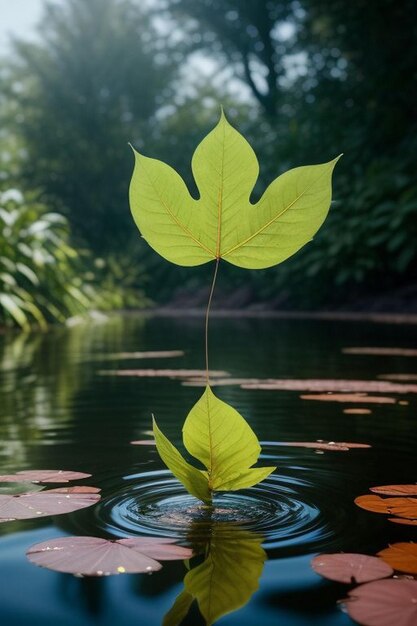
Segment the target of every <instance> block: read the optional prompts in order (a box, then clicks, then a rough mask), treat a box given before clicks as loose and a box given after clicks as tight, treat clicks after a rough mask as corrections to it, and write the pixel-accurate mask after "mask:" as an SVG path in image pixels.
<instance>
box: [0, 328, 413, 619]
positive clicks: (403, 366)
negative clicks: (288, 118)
mask: <svg viewBox="0 0 417 626" xmlns="http://www.w3.org/2000/svg"><path fill="white" fill-rule="evenodd" d="M202 327H203V320H202V319H200V318H189V319H184V318H181V317H178V318H175V317H170V318H152V317H149V318H146V317H132V316H129V317H121V316H116V317H114V318H111V319H109V320H108V321H107V322H103V323H99V324H95V325H94V324H89V325H84V326H76V327H73V328H57V329H54V330H51V331H50V332H48V333H47V334H44V335H41V334H33V335H23V334H15V335H7V336H0V391H1V404H0V440H1V445H0V472H1V473H3V474H4V473H13V472H15V471H19V470H24V469H38V468H39V469H60V468H62V469H70V470H79V471H85V472H89V473H91V474H93V477H92V478H91V479H89V480H88V481H85V484H91V485H95V486H97V487H101V488H102V490H103V492H102V496H103V497H102V500H101V502H100V503H99V504H98V505H96V506H95V507H92V508H89V509H85V510H82V511H78V512H76V513H73V514H70V515H63V516H55V517H54V518H43V519H35V520H28V521H15V522H7V523H2V524H0V578H1V584H0V620H1V623H4V624H5V625H7V626H20V625H25V626H26V625H27V626H35V625H36V626H37V625H38V624H39V625H41V624H42V626H49V625H50V626H52V625H54V626H55V625H56V624H57V623H59V624H63V625H68V626H84V625H85V626H91V625H93V624H94V625H95V624H100V625H107V624H108V625H110V624H112V625H113V624H115V623H117V624H118V626H125V625H126V626H131V625H132V626H133V625H134V624H135V625H136V624H137V623H143V624H147V625H148V624H149V625H151V626H153V625H154V624H155V625H159V624H161V623H162V620H163V617H164V615H165V614H166V613H167V611H168V610H169V609H170V607H171V606H172V604H173V602H174V600H175V597H176V596H177V594H178V593H179V591H180V590H181V588H182V580H183V577H184V575H185V574H186V572H187V570H186V569H185V567H184V565H183V563H182V562H166V563H165V564H164V567H163V569H162V570H161V571H160V572H158V573H154V574H152V575H151V576H147V575H143V574H138V575H132V576H124V575H121V576H114V577H109V578H105V579H103V578H97V579H87V578H84V579H82V578H75V577H73V576H71V575H66V574H59V573H55V572H52V571H48V570H44V569H40V568H37V567H35V566H33V565H31V564H30V563H29V562H28V561H27V560H26V557H25V551H26V549H27V548H28V547H29V546H31V545H32V544H34V543H37V542H39V541H45V540H48V539H51V538H54V537H58V536H62V535H65V534H78V535H94V536H103V537H109V538H117V537H131V536H164V537H173V538H176V539H178V541H179V542H182V543H184V544H187V545H193V546H194V547H196V546H197V547H198V546H199V547H200V548H201V549H204V546H205V545H206V544H207V541H208V540H209V538H211V539H212V540H213V538H215V540H216V546H217V549H218V550H222V547H223V546H224V550H225V552H224V554H222V555H220V557H219V558H224V559H226V557H227V556H228V552H227V551H228V550H229V551H230V548H231V546H232V547H233V549H234V550H235V553H236V554H238V553H240V554H241V555H244V547H242V546H245V545H246V544H245V542H247V541H250V539H251V538H252V540H253V542H254V544H253V545H255V544H256V543H257V542H258V543H262V545H263V547H264V549H265V550H266V552H267V555H268V560H267V562H266V563H265V566H264V567H263V570H262V574H261V578H260V586H259V590H258V591H256V592H255V593H254V594H253V595H252V597H251V599H250V600H249V601H248V602H247V604H246V605H245V606H244V607H242V608H240V609H239V610H238V611H235V612H233V613H231V614H229V615H226V616H225V617H222V618H221V620H219V621H220V623H222V624H225V625H227V624H229V625H234V624H236V625H237V624H239V626H241V625H248V626H249V625H251V626H252V625H253V624H254V623H257V624H261V625H262V626H269V625H271V626H272V624H274V625H275V624H283V625H285V626H306V625H310V624H317V625H320V626H327V625H331V626H343V625H345V626H347V625H348V624H351V623H352V622H351V620H350V619H349V618H348V616H347V615H345V614H344V613H343V612H342V611H341V609H340V608H339V607H338V606H337V605H336V601H337V600H338V599H339V598H342V597H343V594H344V593H345V591H344V589H343V588H342V587H341V586H339V585H337V584H334V583H330V582H326V581H324V580H323V579H321V578H319V577H318V576H317V575H316V574H315V573H314V572H313V571H312V570H311V568H310V566H309V562H310V560H311V558H312V556H314V555H315V554H317V553H320V552H334V551H341V550H343V551H352V552H356V551H358V552H365V553H369V554H374V553H375V552H376V551H378V550H380V549H382V548H384V547H386V546H387V544H388V543H390V542H394V541H399V540H402V541H410V540H413V539H414V540H415V528H413V527H409V528H407V527H400V526H396V525H394V524H390V523H389V522H387V521H386V520H385V518H384V517H383V516H378V515H375V514H372V513H367V512H366V511H363V510H361V509H359V508H357V507H356V506H355V505H354V504H353V499H354V498H355V497H356V496H358V495H360V494H364V493H367V492H368V488H369V487H370V486H373V485H378V484H392V483H401V482H404V483H410V482H414V481H415V478H416V462H415V449H416V448H415V446H416V439H417V429H416V427H415V416H414V413H415V410H414V408H415V400H414V396H413V395H412V394H408V395H404V394H402V395H398V394H396V395H395V398H396V400H401V401H402V402H404V401H405V402H407V403H408V404H403V403H402V404H399V403H398V402H396V403H395V404H387V405H384V404H375V405H363V406H367V407H368V408H370V409H371V413H370V414H362V415H361V414H359V415H352V414H345V413H344V412H343V409H344V408H346V406H348V407H353V406H358V405H344V404H339V403H333V402H313V401H308V400H302V399H300V395H301V392H300V391H298V392H295V391H269V390H264V391H262V390H248V389H241V388H239V387H238V386H225V387H219V388H217V389H216V390H215V391H216V394H217V395H219V397H221V398H222V399H223V400H225V401H226V402H228V403H230V404H232V405H233V406H235V407H236V408H237V409H238V410H239V411H240V412H241V413H242V414H243V415H244V416H245V418H246V419H247V420H248V421H249V423H250V424H251V426H252V427H253V429H254V430H255V432H256V433H257V435H258V437H259V439H260V440H261V441H263V442H265V444H264V446H263V454H262V458H261V462H262V463H264V464H268V465H271V464H274V465H277V467H278V470H277V472H276V473H275V474H274V475H273V476H271V477H270V478H268V479H267V480H266V481H264V482H263V483H261V484H260V485H258V486H256V487H254V488H252V489H249V490H244V491H242V492H238V493H235V494H224V495H222V496H220V497H218V498H217V501H216V509H215V511H214V513H211V514H209V515H208V514H207V512H206V511H204V510H202V509H201V507H198V505H197V504H196V501H195V500H194V499H193V498H191V497H190V496H188V495H187V494H186V493H185V492H184V490H183V488H182V487H181V485H179V483H178V482H177V481H176V480H175V479H173V477H172V476H171V475H170V473H169V472H168V471H167V470H165V469H164V467H163V465H162V463H161V461H160V460H159V458H158V456H157V454H156V451H155V448H153V447H151V446H133V445H130V443H129V442H130V441H132V440H136V439H146V438H148V436H149V435H148V431H149V429H150V428H151V414H152V413H153V414H155V416H156V417H157V419H158V423H159V425H160V426H161V428H162V429H163V430H164V432H165V434H166V435H167V436H168V437H169V438H170V439H171V440H172V441H173V443H175V444H176V445H178V446H181V426H182V422H183V420H184V419H185V417H186V415H187V413H188V411H189V410H190V408H191V407H192V405H193V404H194V402H195V401H196V400H197V399H198V397H199V395H200V394H201V392H202V389H200V388H197V387H191V386H184V385H182V384H181V380H172V379H170V378H135V377H118V376H105V375H101V374H100V372H102V371H103V370H117V369H135V368H136V369H137V368H141V369H142V368H156V369H166V368H169V369H179V368H181V369H184V368H187V369H196V368H197V369H201V368H202V367H203V347H204V346H203V335H202ZM351 346H374V347H377V346H383V347H388V346H391V347H403V348H410V347H411V348H413V347H416V346H417V328H416V327H414V326H411V325H410V326H400V325H388V324H375V323H373V324H371V323H365V322H362V323H358V322H341V321H338V322H331V321H306V320H292V321H288V320H282V319H280V320H278V319H256V318H246V319H236V318H233V319H227V318H213V320H212V323H211V340H210V349H211V367H212V368H213V369H218V370H226V371H227V372H229V373H230V374H231V376H233V377H237V378H296V379H304V378H308V379H311V378H315V379H316V378H326V379H360V380H376V379H377V377H378V376H379V375H381V374H384V373H415V371H416V370H415V362H416V359H415V358H414V359H413V358H410V357H402V356H389V357H387V356H383V357H381V356H365V355H354V354H343V353H342V349H343V348H344V347H351ZM158 350H163V351H167V350H168V351H169V350H183V351H184V353H185V354H184V356H177V357H174V358H164V359H155V358H150V359H140V360H138V359H135V358H132V359H128V358H126V357H121V356H119V357H117V354H118V353H126V352H127V353H129V352H136V351H158ZM112 355H116V356H112ZM385 395H386V394H385ZM317 439H323V440H327V441H329V440H330V441H353V442H363V443H369V444H371V445H372V448H370V449H368V450H351V451H349V452H339V453H338V452H325V453H322V454H317V453H316V452H315V451H314V450H312V449H303V448H286V447H283V446H281V445H276V444H277V443H279V442H283V441H287V442H288V441H315V440H317ZM15 488H16V487H15ZM10 489H11V487H10V486H6V485H3V489H2V490H1V492H2V493H6V492H8V490H10ZM242 558H243V556H242ZM243 563H244V558H243ZM243 566H244V565H242V567H243ZM250 567H254V566H253V563H252V565H251V562H250V561H248V568H250ZM260 569H262V567H261V568H260ZM232 583H233V581H232ZM235 584H236V586H237V587H238V586H239V584H241V581H240V580H239V577H238V578H237V579H236V583H235ZM187 619H188V621H186V622H184V623H188V624H196V625H197V624H202V623H203V622H202V621H201V619H200V618H199V616H198V614H197V612H196V610H195V609H192V610H191V613H190V614H189V617H188V618H187Z"/></svg>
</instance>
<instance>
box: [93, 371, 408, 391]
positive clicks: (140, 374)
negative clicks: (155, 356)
mask: <svg viewBox="0 0 417 626" xmlns="http://www.w3.org/2000/svg"><path fill="white" fill-rule="evenodd" d="M209 373H210V376H212V377H213V378H215V377H216V376H228V373H227V372H221V371H211V372H209ZM98 374H99V375H100V376H128V377H136V378H189V377H194V376H205V374H206V371H205V370H186V369H178V370H168V369H167V370H154V369H138V370H100V371H99V372H98ZM416 389H417V385H416Z"/></svg>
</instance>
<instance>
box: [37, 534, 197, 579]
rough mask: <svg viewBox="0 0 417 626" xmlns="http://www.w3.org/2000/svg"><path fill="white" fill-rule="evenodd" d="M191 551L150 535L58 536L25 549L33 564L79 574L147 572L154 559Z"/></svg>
mask: <svg viewBox="0 0 417 626" xmlns="http://www.w3.org/2000/svg"><path fill="white" fill-rule="evenodd" d="M192 554H193V552H192V550H190V549H189V548H183V547H181V546H177V545H175V539H159V538H153V537H152V538H150V537H143V538H131V539H117V540H108V539H101V538H99V537H59V538H57V539H51V540H50V541H44V542H42V543H37V544H35V545H33V546H31V547H30V548H29V550H28V551H27V552H26V555H27V557H28V559H29V560H30V561H31V562H32V563H34V564H35V565H39V566H40V567H46V568H48V569H52V570H55V571H57V572H65V573H67V574H81V575H82V576H109V575H110V574H125V573H126V574H134V573H149V572H154V571H157V570H160V569H161V567H162V565H161V564H160V563H159V562H158V560H156V559H159V560H161V561H164V560H165V561H173V560H178V559H189V558H190V557H191V556H192Z"/></svg>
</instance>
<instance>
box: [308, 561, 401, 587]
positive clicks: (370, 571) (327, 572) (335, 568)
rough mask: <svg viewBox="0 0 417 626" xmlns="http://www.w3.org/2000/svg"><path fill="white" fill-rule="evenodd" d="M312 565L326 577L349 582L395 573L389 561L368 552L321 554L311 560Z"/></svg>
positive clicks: (318, 572) (364, 580)
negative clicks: (369, 554)
mask: <svg viewBox="0 0 417 626" xmlns="http://www.w3.org/2000/svg"><path fill="white" fill-rule="evenodd" d="M311 567H312V568H313V570H314V571H315V572H316V573H317V574H320V576H323V577H324V578H328V579H329V580H335V581H337V582H339V583H347V584H351V583H353V582H356V583H366V582H369V581H371V580H378V579H379V578H387V577H388V576H391V575H392V574H393V573H394V571H393V569H392V567H390V566H389V565H388V564H387V563H385V562H384V561H382V560H381V559H378V558H377V557H375V556H367V555H366V554H349V553H344V554H320V555H319V556H316V557H315V558H314V559H313V560H312V561H311Z"/></svg>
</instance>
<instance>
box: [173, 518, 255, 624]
mask: <svg viewBox="0 0 417 626" xmlns="http://www.w3.org/2000/svg"><path fill="white" fill-rule="evenodd" d="M224 529H225V527H224V525H222V524H214V525H213V527H212V529H211V537H210V543H209V544H208V546H207V553H206V558H205V560H204V561H203V563H201V564H200V565H198V566H197V567H194V568H193V569H192V570H191V571H189V572H188V573H187V574H186V576H185V578H184V590H183V591H182V592H181V593H180V594H179V596H178V597H177V599H176V601H175V603H174V605H173V607H172V608H171V609H170V611H169V612H168V613H167V615H166V616H165V619H164V621H163V626H178V625H179V624H180V623H181V621H182V620H183V619H184V617H185V615H186V614H187V611H188V609H189V607H190V606H191V603H192V601H193V599H195V600H197V603H198V607H199V609H200V612H201V614H202V615H203V617H204V619H205V621H206V624H207V626H210V625H211V624H213V623H214V622H216V621H217V620H218V619H220V617H222V616H223V615H226V614H227V613H231V612H232V611H235V610H236V609H238V608H240V607H242V606H244V605H245V604H246V603H247V602H248V601H249V600H250V598H251V596H252V595H253V593H255V591H256V590H257V589H258V587H259V578H260V576H261V574H262V570H263V566H264V562H265V560H266V553H265V551H264V549H263V548H262V540H263V539H262V537H260V536H259V535H256V534H255V533H250V532H247V531H244V530H242V529H241V528H235V529H234V531H233V540H232V541H230V540H227V539H225V537H224V536H222V533H223V532H224Z"/></svg>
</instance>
